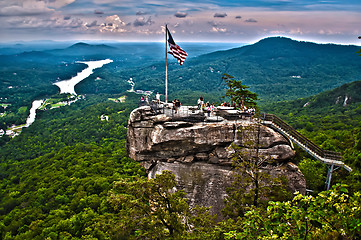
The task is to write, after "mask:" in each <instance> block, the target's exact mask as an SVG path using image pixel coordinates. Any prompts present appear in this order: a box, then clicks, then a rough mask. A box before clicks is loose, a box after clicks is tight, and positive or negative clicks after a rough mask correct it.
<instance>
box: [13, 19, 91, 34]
mask: <svg viewBox="0 0 361 240" xmlns="http://www.w3.org/2000/svg"><path fill="white" fill-rule="evenodd" d="M7 23H9V24H10V25H11V26H16V27H17V28H21V29H31V30H30V31H31V33H34V31H39V32H41V31H43V30H46V31H47V32H48V31H49V29H50V30H54V29H63V30H65V31H69V30H70V29H82V28H84V27H85V25H84V23H83V21H82V20H81V19H79V18H77V19H72V20H71V21H69V20H64V19H63V18H58V17H50V18H44V19H42V18H38V17H36V16H30V17H15V18H12V19H10V20H8V21H7Z"/></svg>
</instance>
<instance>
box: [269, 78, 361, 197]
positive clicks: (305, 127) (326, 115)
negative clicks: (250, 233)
mask: <svg viewBox="0 0 361 240" xmlns="http://www.w3.org/2000/svg"><path fill="white" fill-rule="evenodd" d="M360 92H361V81H356V82H352V83H349V84H345V85H342V86H341V87H339V88H336V89H334V90H330V91H326V92H323V93H320V94H318V95H315V96H312V97H308V98H301V99H298V100H294V101H284V102H279V103H277V104H269V105H266V106H264V107H263V109H262V110H264V111H265V112H269V113H274V114H276V115H277V116H279V117H281V118H282V119H283V120H285V121H286V122H288V123H289V124H290V125H292V126H293V127H294V128H296V129H297V130H298V131H300V132H301V133H302V134H304V135H305V136H307V137H309V138H310V139H312V140H313V141H314V142H315V143H316V144H317V145H319V146H320V147H321V148H323V149H325V150H333V151H339V152H341V153H342V154H343V156H344V159H345V162H346V163H347V164H348V165H350V166H351V167H352V168H353V171H352V172H350V173H349V174H348V173H346V172H345V171H344V170H341V171H337V172H335V176H334V182H343V183H348V184H350V185H351V186H352V188H353V189H355V190H358V191H359V190H360V189H361V184H360V182H361V179H360V171H361V124H360V123H361V95H360ZM306 157H307V155H306V154H304V155H303V158H306ZM303 163H305V165H304V167H303V168H304V171H303V172H304V173H306V171H307V172H308V173H309V174H314V175H312V176H309V179H310V183H311V181H314V182H312V184H311V185H309V187H310V188H311V189H313V190H317V189H318V190H322V188H323V183H324V181H323V178H324V177H325V171H326V169H325V168H324V166H322V164H318V163H317V162H314V161H313V160H311V159H305V160H304V162H303ZM306 163H307V164H306ZM312 166H313V167H312ZM322 168H323V170H321V171H320V169H322ZM317 181H318V183H316V182H317Z"/></svg>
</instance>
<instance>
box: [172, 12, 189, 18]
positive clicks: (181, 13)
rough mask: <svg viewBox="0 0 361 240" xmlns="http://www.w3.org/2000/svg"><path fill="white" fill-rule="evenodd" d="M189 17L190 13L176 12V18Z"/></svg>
mask: <svg viewBox="0 0 361 240" xmlns="http://www.w3.org/2000/svg"><path fill="white" fill-rule="evenodd" d="M187 15H188V13H185V12H176V14H174V16H175V17H177V18H185V17H186V16H187Z"/></svg>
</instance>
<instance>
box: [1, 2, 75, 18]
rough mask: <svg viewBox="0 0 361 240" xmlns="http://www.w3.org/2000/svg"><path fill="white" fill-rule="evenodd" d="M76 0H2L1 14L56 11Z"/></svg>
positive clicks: (30, 14)
mask: <svg viewBox="0 0 361 240" xmlns="http://www.w3.org/2000/svg"><path fill="white" fill-rule="evenodd" d="M74 1H75V0H11V1H0V16H33V15H41V14H46V13H54V12H55V10H54V9H57V8H60V7H63V6H66V5H68V4H70V3H73V2H74Z"/></svg>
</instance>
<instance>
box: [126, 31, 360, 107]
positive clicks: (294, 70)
mask: <svg viewBox="0 0 361 240" xmlns="http://www.w3.org/2000/svg"><path fill="white" fill-rule="evenodd" d="M357 50H358V47H356V46H341V45H333V44H315V43H310V42H299V41H294V40H291V39H288V38H279V37H276V38H266V39H263V40H261V41H259V42H257V43H255V44H252V45H248V46H244V47H241V48H234V49H230V50H227V51H219V52H215V53H210V54H207V55H202V56H200V57H197V58H193V59H189V60H188V59H187V60H186V62H185V63H184V65H183V66H182V67H181V66H178V65H177V64H176V63H174V64H170V66H169V67H168V78H169V91H170V92H171V94H173V95H175V96H177V95H178V96H182V98H186V97H187V94H184V93H185V92H186V93H188V94H189V95H191V94H192V92H193V91H202V92H212V93H217V92H224V91H225V85H224V83H223V82H222V80H221V77H222V74H224V73H228V74H230V75H232V76H234V77H235V78H236V79H239V80H242V81H243V83H244V84H246V85H247V86H250V90H252V91H254V92H257V93H258V95H259V97H260V100H261V102H268V101H280V100H291V99H296V98H300V97H306V96H311V95H314V94H317V93H320V92H323V91H325V90H330V89H333V88H335V87H338V86H341V85H342V84H344V83H348V82H352V81H356V80H359V79H360V78H361V73H360V69H361V62H360V61H359V56H358V54H357V53H356V52H357ZM163 69H164V67H163V64H161V63H160V64H154V65H151V66H147V67H143V68H140V69H138V70H137V71H128V70H126V71H124V70H121V71H120V75H121V76H122V77H126V78H127V77H133V78H134V79H135V82H136V88H142V89H154V88H155V89H157V90H162V89H163V82H162V81H159V79H163V78H164V77H163V76H164V73H163ZM180 92H182V93H180Z"/></svg>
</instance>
